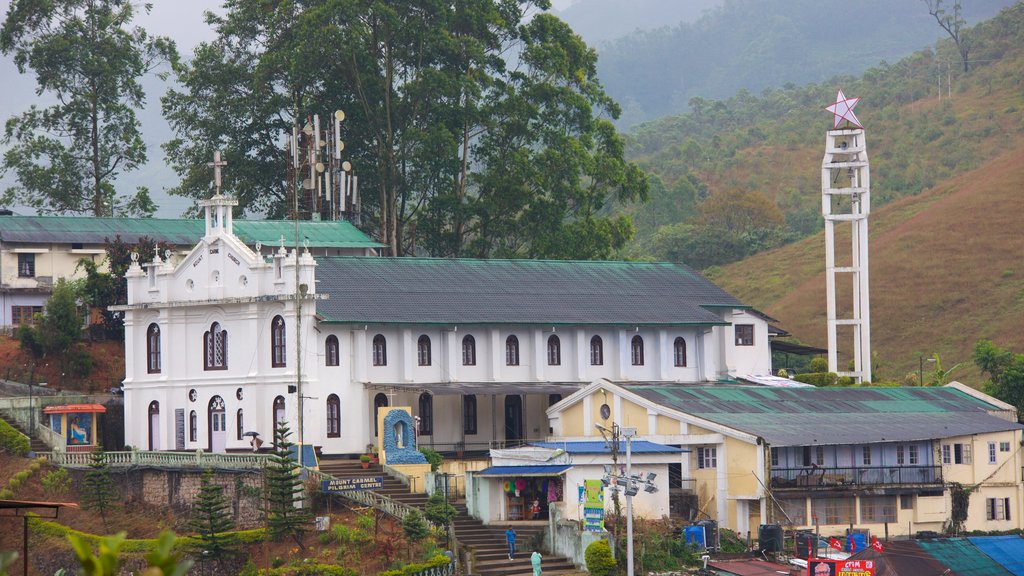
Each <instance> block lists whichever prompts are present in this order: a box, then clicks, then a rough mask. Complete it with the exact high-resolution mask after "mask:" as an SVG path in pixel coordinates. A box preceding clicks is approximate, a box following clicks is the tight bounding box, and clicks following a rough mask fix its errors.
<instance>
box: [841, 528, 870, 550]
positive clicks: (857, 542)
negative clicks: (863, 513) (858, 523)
mask: <svg viewBox="0 0 1024 576" xmlns="http://www.w3.org/2000/svg"><path fill="white" fill-rule="evenodd" d="M869 542H870V539H869V537H868V535H867V533H865V532H853V533H851V534H849V535H848V536H847V537H846V551H847V552H850V553H855V552H860V551H862V550H867V549H868V546H869Z"/></svg>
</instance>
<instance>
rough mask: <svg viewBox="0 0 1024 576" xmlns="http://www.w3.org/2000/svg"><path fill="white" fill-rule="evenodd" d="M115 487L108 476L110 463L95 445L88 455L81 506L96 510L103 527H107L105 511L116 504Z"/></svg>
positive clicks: (101, 448)
mask: <svg viewBox="0 0 1024 576" xmlns="http://www.w3.org/2000/svg"><path fill="white" fill-rule="evenodd" d="M117 498H118V496H117V487H116V486H115V485H114V481H113V480H111V478H110V464H109V463H108V462H107V454H106V452H104V451H103V447H102V446H96V449H95V450H93V451H92V453H91V454H90V457H89V471H88V472H86V473H85V485H84V491H83V493H82V507H83V508H85V509H86V510H92V511H94V512H98V513H99V515H100V518H101V519H102V520H103V529H104V530H105V531H108V532H109V528H108V527H107V512H110V510H111V509H113V508H114V507H115V506H116V505H117Z"/></svg>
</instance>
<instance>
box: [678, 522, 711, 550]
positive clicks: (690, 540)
mask: <svg viewBox="0 0 1024 576" xmlns="http://www.w3.org/2000/svg"><path fill="white" fill-rule="evenodd" d="M683 541H684V542H686V543H687V544H689V545H691V546H695V547H697V548H698V549H701V550H703V549H704V548H707V536H706V535H705V534H704V526H687V527H686V528H683Z"/></svg>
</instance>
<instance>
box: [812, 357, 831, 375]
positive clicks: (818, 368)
mask: <svg viewBox="0 0 1024 576" xmlns="http://www.w3.org/2000/svg"><path fill="white" fill-rule="evenodd" d="M807 371H808V372H828V360H825V359H824V358H821V357H818V358H814V359H812V360H811V361H810V362H808V363H807Z"/></svg>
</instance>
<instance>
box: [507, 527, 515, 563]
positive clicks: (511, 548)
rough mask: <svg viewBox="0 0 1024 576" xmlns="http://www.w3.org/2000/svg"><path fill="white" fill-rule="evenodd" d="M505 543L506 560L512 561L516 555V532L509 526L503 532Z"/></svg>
mask: <svg viewBox="0 0 1024 576" xmlns="http://www.w3.org/2000/svg"><path fill="white" fill-rule="evenodd" d="M505 541H506V542H508V559H509V560H512V558H513V557H514V556H515V555H516V531H515V529H514V528H512V527H511V526H509V527H508V530H505Z"/></svg>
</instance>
